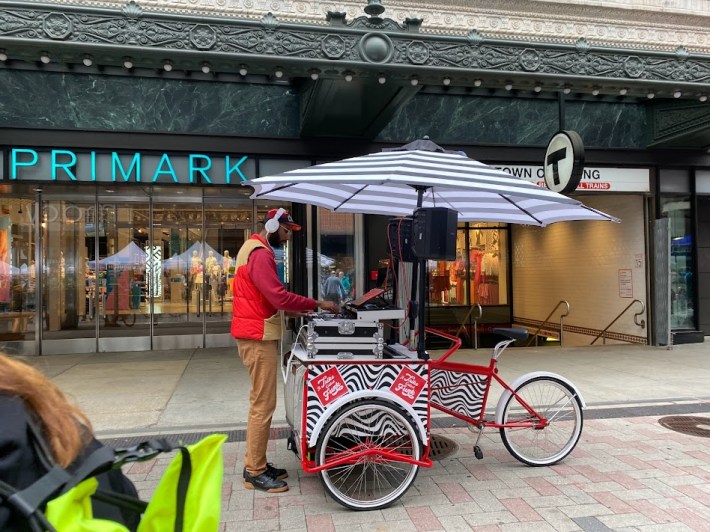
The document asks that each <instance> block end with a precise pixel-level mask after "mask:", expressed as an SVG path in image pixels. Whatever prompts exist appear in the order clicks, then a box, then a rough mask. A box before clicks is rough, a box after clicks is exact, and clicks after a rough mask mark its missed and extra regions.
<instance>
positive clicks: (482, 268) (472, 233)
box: [427, 224, 508, 306]
mask: <svg viewBox="0 0 710 532" xmlns="http://www.w3.org/2000/svg"><path fill="white" fill-rule="evenodd" d="M469 227H470V228H469V229H468V230H467V229H465V226H462V227H460V228H459V230H458V231H457V235H456V258H455V259H454V260H451V261H446V260H440V261H433V260H430V261H428V262H427V270H428V286H429V293H428V303H429V305H430V306H449V305H475V304H479V305H481V306H485V305H505V304H507V302H508V261H507V249H508V243H507V242H508V240H507V239H508V230H507V229H505V228H497V227H488V226H487V225H486V224H477V225H476V226H469Z"/></svg>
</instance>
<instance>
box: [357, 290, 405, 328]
mask: <svg viewBox="0 0 710 532" xmlns="http://www.w3.org/2000/svg"><path fill="white" fill-rule="evenodd" d="M384 293H385V291H384V290H383V289H382V288H373V289H372V290H370V291H369V292H366V293H364V294H363V295H361V296H360V297H358V298H357V299H353V300H352V301H349V302H347V303H346V304H345V305H344V307H343V311H344V313H345V314H348V315H349V316H351V317H352V318H354V319H357V320H367V321H379V320H401V319H404V309H401V308H399V307H396V306H394V305H391V304H389V303H388V302H387V301H386V300H385V299H384V298H383V297H382V295H383V294H384Z"/></svg>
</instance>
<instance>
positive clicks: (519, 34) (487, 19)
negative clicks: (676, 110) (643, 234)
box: [41, 0, 710, 53]
mask: <svg viewBox="0 0 710 532" xmlns="http://www.w3.org/2000/svg"><path fill="white" fill-rule="evenodd" d="M41 1H43V2H46V3H56V4H61V5H67V4H73V5H78V6H90V7H104V8H112V9H118V8H120V7H122V5H123V3H122V2H120V1H113V0H73V1H71V2H67V1H63V0H41ZM364 3H365V0H338V1H337V2H332V1H324V0H309V1H306V0H142V2H141V5H142V6H143V7H144V9H146V10H149V11H153V12H164V13H180V14H187V15H198V16H202V15H212V16H225V17H233V18H247V19H249V18H251V19H259V18H261V17H262V16H263V14H264V13H266V12H272V13H273V14H274V16H276V17H277V18H278V19H279V20H281V21H283V22H294V23H308V24H322V23H323V17H324V14H325V13H326V12H327V11H331V10H337V11H340V12H343V13H345V14H346V15H347V16H348V18H350V19H353V18H356V17H358V16H360V15H361V14H362V7H363V5H364ZM384 4H385V5H386V7H387V11H388V16H389V17H390V18H392V19H394V20H404V19H405V18H406V17H414V18H421V19H422V20H423V21H424V29H423V31H424V32H425V33H436V34H447V35H455V34H458V35H465V34H467V33H468V32H470V31H471V30H472V29H476V30H478V31H480V32H481V33H483V34H485V35H486V36H487V37H489V38H493V39H516V40H524V41H532V42H566V43H574V42H575V41H576V40H577V39H579V38H585V39H587V40H588V41H590V42H592V43H594V44H595V45H597V46H607V47H609V46H611V47H622V48H634V49H655V50H665V51H673V50H674V49H675V48H677V47H678V46H684V47H686V48H688V49H689V50H691V51H693V52H697V53H710V35H709V34H708V31H707V27H708V19H710V2H705V1H697V0H674V1H673V2H668V1H667V0H605V2H603V3H600V2H599V1H598V0H576V1H574V2H569V1H562V0H489V1H486V2H473V1H472V0H427V1H426V2H420V1H416V0H386V1H385V2H384Z"/></svg>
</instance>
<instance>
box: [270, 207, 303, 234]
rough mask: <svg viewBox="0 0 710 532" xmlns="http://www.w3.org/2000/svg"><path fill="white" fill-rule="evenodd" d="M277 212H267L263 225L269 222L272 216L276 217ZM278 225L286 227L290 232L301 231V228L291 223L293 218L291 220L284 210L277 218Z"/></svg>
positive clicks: (273, 210) (275, 210)
mask: <svg viewBox="0 0 710 532" xmlns="http://www.w3.org/2000/svg"><path fill="white" fill-rule="evenodd" d="M277 212H279V210H278V209H271V210H270V211H269V212H267V213H266V217H265V218H264V223H266V220H271V219H272V218H273V217H274V216H276V213H277ZM279 223H280V224H283V225H285V226H287V227H288V228H289V229H291V231H300V230H301V226H300V225H298V224H297V223H296V222H294V221H293V218H291V215H290V214H289V213H288V211H286V210H285V211H283V214H282V215H281V217H280V218H279Z"/></svg>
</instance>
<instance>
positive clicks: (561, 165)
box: [544, 131, 584, 194]
mask: <svg viewBox="0 0 710 532" xmlns="http://www.w3.org/2000/svg"><path fill="white" fill-rule="evenodd" d="M544 168H545V184H546V185H547V188H549V189H550V190H552V191H554V192H559V193H560V194H569V193H570V192H572V191H573V190H574V189H576V188H577V185H579V181H580V180H581V179H582V170H583V169H584V144H583V143H582V137H580V136H579V134H578V133H577V132H576V131H560V132H558V133H555V135H554V136H553V137H552V139H550V143H549V144H548V145H547V152H546V153H545V164H544Z"/></svg>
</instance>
